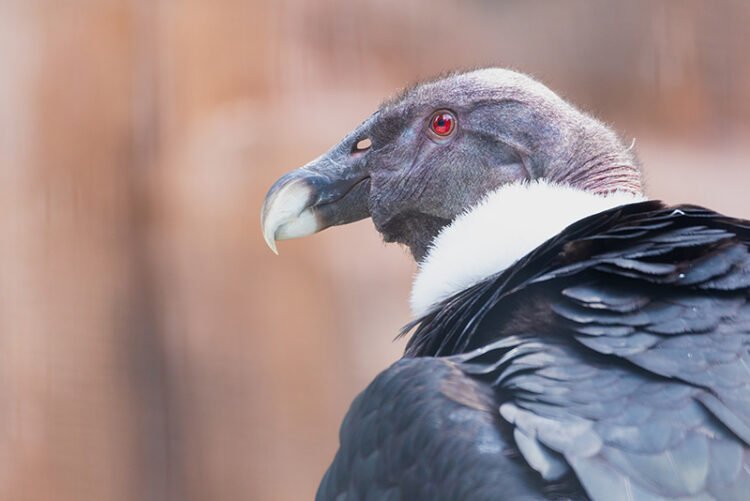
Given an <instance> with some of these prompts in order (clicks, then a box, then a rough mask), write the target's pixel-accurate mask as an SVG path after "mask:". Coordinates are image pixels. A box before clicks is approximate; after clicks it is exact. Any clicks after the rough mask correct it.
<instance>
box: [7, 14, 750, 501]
mask: <svg viewBox="0 0 750 501" xmlns="http://www.w3.org/2000/svg"><path fill="white" fill-rule="evenodd" d="M749 54H750V4H749V3H748V2H745V1H742V0H737V1H721V2H718V1H717V2H698V1H689V0H685V1H682V2H658V1H656V2H654V1H648V0H640V1H632V2H620V1H617V0H608V1H557V0H547V1H539V2H522V1H518V0H507V1H492V0H470V1H463V2H460V1H458V0H455V1H449V0H414V1H412V0H364V1H348V0H322V1H315V2H312V1H303V0H281V1H278V0H275V1H274V0H265V1H262V0H257V1H256V0H212V1H203V0H201V1H199V0H96V1H95V0H0V499H2V500H48V499H55V500H60V501H67V500H71V501H72V500H135V499H138V500H141V499H142V500H162V499H170V500H171V499H174V500H207V499H211V500H236V499H280V500H296V499H306V498H310V497H311V496H312V494H313V492H314V489H315V487H316V486H317V482H318V480H319V478H320V476H321V475H322V473H323V471H324V469H325V467H326V465H327V463H328V462H329V461H330V459H331V458H332V455H333V453H334V451H335V448H336V446H337V429H338V426H339V423H340V420H341V418H342V417H343V414H344V412H345V411H346V409H347V407H348V405H349V402H350V401H351V399H352V398H353V397H354V395H355V394H356V393H357V392H359V391H360V390H361V389H362V388H363V387H364V386H365V385H366V384H367V382H368V381H369V380H370V379H371V378H372V377H373V376H374V375H375V374H376V373H377V372H378V371H380V370H382V369H383V368H384V367H386V366H387V365H388V364H389V363H390V362H392V361H393V360H395V359H396V358H397V357H398V356H399V353H400V351H401V350H402V348H403V341H398V342H392V339H393V337H394V335H395V333H396V332H397V330H398V328H399V327H400V326H401V325H403V324H404V323H405V322H407V321H408V320H409V315H408V310H407V297H408V290H409V281H410V276H411V274H412V272H413V270H414V267H413V265H412V263H411V262H410V260H409V258H408V256H407V254H406V253H405V252H404V251H403V250H401V249H399V248H396V247H386V246H384V245H383V244H381V243H380V241H379V239H378V236H377V234H376V233H375V232H374V231H373V229H372V227H371V224H370V223H369V222H368V221H364V222H361V223H357V224H355V225H352V226H350V227H345V228H338V229H335V230H332V231H327V232H324V233H322V234H320V235H316V236H315V237H312V238H309V239H305V240H300V241H293V242H283V243H281V244H280V250H281V256H280V257H275V256H273V255H272V254H271V252H270V251H269V250H268V249H266V248H265V247H264V244H263V241H262V238H261V233H260V229H259V222H258V220H259V210H260V204H261V201H262V197H263V195H264V193H265V190H266V189H267V188H268V187H269V186H270V184H271V183H272V181H273V180H274V179H275V178H276V177H278V176H279V175H280V174H281V173H283V172H284V171H286V170H289V169H291V168H293V167H296V166H298V165H301V164H303V163H305V162H306V161H308V160H309V159H311V158H313V157H314V156H317V155H318V154H320V153H321V152H323V151H324V150H325V149H327V148H328V147H329V146H330V145H332V144H333V143H335V142H336V141H338V139H339V138H340V137H342V136H343V135H344V134H345V133H346V131H347V130H348V129H350V128H352V127H353V126H355V125H356V124H358V123H359V122H360V121H361V120H362V119H363V118H365V117H366V116H368V115H369V114H370V113H371V112H372V111H373V110H374V109H375V108H376V107H377V105H378V103H379V102H380V101H381V100H382V99H383V98H385V97H387V96H388V95H389V94H392V93H393V92H395V91H396V90H397V89H399V88H400V87H401V86H403V85H405V84H407V83H410V82H412V81H414V80H415V79H418V78H420V77H425V76H429V75H433V74H435V73H439V72H441V71H444V70H448V69H452V68H456V67H469V66H475V65H490V64H496V65H503V66H511V67H515V68H518V69H521V70H524V71H527V72H531V73H533V74H534V75H536V76H538V77H540V78H542V79H543V80H544V81H546V82H547V83H548V84H549V85H551V86H552V87H553V88H555V89H557V90H558V91H560V92H561V93H562V94H563V95H565V96H567V97H569V98H570V99H572V100H574V101H575V102H576V103H578V104H579V105H581V106H583V107H584V108H586V109H588V110H592V111H594V112H596V114H598V115H599V116H600V117H601V118H603V119H604V120H606V121H608V122H610V123H612V124H614V126H615V127H616V128H617V129H618V131H619V132H620V133H621V134H622V135H623V137H625V138H627V140H630V139H631V138H635V139H636V148H637V150H638V151H639V153H640V156H641V158H642V160H643V162H644V164H645V166H646V170H647V180H648V184H649V191H650V193H651V195H652V196H654V197H660V198H665V199H667V200H669V201H672V202H682V201H690V202H694V203H701V204H707V205H710V206H712V207H714V208H717V209H720V210H723V211H727V212H730V213H732V214H734V215H738V216H744V217H750V199H749V198H748V196H747V189H748V181H749V180H750V169H749V168H748V167H750V165H749V164H748V161H749V159H750V141H749V140H750V56H749Z"/></svg>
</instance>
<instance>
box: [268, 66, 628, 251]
mask: <svg viewBox="0 0 750 501" xmlns="http://www.w3.org/2000/svg"><path fill="white" fill-rule="evenodd" d="M365 140H366V141H365ZM358 145H359V147H358ZM362 145H365V147H362ZM534 179H546V180H548V181H551V182H554V183H559V184H565V185H569V186H573V187H575V188H579V189H582V190H586V191H589V192H592V193H599V194H603V193H608V192H612V191H625V192H631V193H641V192H642V185H641V174H640V169H639V168H638V166H637V162H636V160H635V158H634V156H633V154H632V152H631V151H630V149H629V148H627V147H625V146H624V145H623V143H622V142H621V141H620V140H619V138H618V137H617V135H616V134H615V133H614V132H612V130H610V129H609V128H607V127H606V126H605V125H604V124H602V123H601V122H599V121H598V120H596V119H594V118H592V117H590V116H588V115H586V114H584V113H582V112H580V111H579V110H577V109H576V108H574V107H573V106H571V105H570V104H568V103H567V102H565V101H564V100H562V99H561V98H560V97H559V96H557V95H556V94H555V93H554V92H552V91H551V90H549V89H548V88H547V87H545V86H544V85H542V84H541V83H539V82H537V81H535V80H533V79H531V78H530V77H527V76H525V75H522V74H520V73H516V72H513V71H509V70H504V69H499V68H489V69H483V70H475V71H470V72H466V73H457V74H451V75H448V76H445V77H441V78H439V79H436V80H433V81H429V82H425V83H422V84H419V85H417V86H415V87H413V88H410V89H408V90H406V91H405V92H404V93H402V94H401V95H400V96H398V97H397V98H395V99H392V100H390V101H388V102H386V103H385V104H383V106H381V108H380V109H379V110H378V111H377V112H376V113H374V114H373V115H372V116H371V117H370V118H368V119H367V120H365V121H364V122H363V123H362V124H361V125H360V126H359V127H357V128H356V129H354V130H353V131H352V132H351V133H350V134H348V135H347V136H346V137H345V138H344V139H343V140H342V141H341V142H340V143H339V144H338V145H336V146H334V147H333V148H332V149H331V150H329V151H328V152H327V153H325V154H324V155H322V156H320V157H319V158H317V159H315V160H313V161H312V162H310V163H309V164H307V165H306V166H304V167H302V168H300V169H297V170H295V171H292V172H290V173H288V174H286V175H285V176H283V177H282V178H281V179H279V180H278V181H277V182H276V183H275V184H274V185H273V186H272V187H271V189H270V190H269V192H268V195H267V197H266V201H265V204H264V207H263V213H262V216H261V217H262V225H263V231H264V236H265V237H266V241H267V242H268V243H269V246H271V248H272V249H274V250H275V243H274V241H275V240H281V239H285V238H295V237H300V236H305V235H309V234H312V233H315V232H317V231H320V230H322V229H324V228H326V227H328V226H334V225H339V224H346V223H349V222H353V221H356V220H359V219H363V218H365V217H368V216H369V217H371V218H372V220H373V223H374V224H375V227H376V228H377V230H378V231H379V232H380V233H381V234H382V235H383V238H384V240H385V241H386V242H397V243H400V244H404V245H406V246H408V247H409V249H410V251H411V253H412V255H413V256H414V259H415V260H417V261H420V260H422V259H423V258H424V256H425V255H426V253H427V250H428V248H429V245H430V242H432V240H433V239H434V238H435V236H436V235H437V234H438V233H439V232H440V230H441V229H442V228H443V227H444V226H446V225H447V224H449V223H450V222H451V221H452V220H453V219H454V218H455V217H456V216H458V215H459V214H461V213H462V212H463V211H465V210H466V209H468V208H470V207H472V206H474V205H475V204H477V203H478V202H479V201H480V200H482V199H483V198H484V197H485V196H486V195H487V194H488V193H490V192H492V191H494V190H496V189H497V188H499V187H501V186H503V185H506V184H510V183H514V182H519V181H525V180H534Z"/></svg>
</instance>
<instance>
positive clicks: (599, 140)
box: [545, 117, 643, 195]
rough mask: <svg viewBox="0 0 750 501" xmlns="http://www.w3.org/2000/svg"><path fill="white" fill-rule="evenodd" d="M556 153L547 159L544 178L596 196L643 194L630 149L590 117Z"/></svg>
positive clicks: (639, 175)
mask: <svg viewBox="0 0 750 501" xmlns="http://www.w3.org/2000/svg"><path fill="white" fill-rule="evenodd" d="M571 130H572V133H571V134H569V136H571V137H570V138H569V139H568V140H567V141H562V142H561V144H560V146H561V148H560V149H559V151H556V152H555V153H554V154H553V155H551V156H550V157H548V158H547V161H548V165H547V166H546V169H545V178H547V179H550V180H551V181H552V182H554V183H556V184H560V185H568V186H572V187H574V188H578V189H580V190H583V191H587V192H590V193H596V194H602V195H603V194H607V193H612V192H615V191H625V192H629V193H635V194H637V193H643V185H642V180H641V170H640V168H639V167H638V162H637V160H636V158H635V155H634V153H633V150H632V147H630V148H625V147H624V146H623V144H622V142H621V141H620V139H619V138H618V137H617V135H616V134H615V133H614V132H612V131H611V130H610V129H609V128H607V127H605V126H604V125H603V124H601V123H600V122H598V121H596V120H594V119H593V118H590V117H585V118H584V119H583V120H581V122H580V123H578V124H577V126H575V127H571Z"/></svg>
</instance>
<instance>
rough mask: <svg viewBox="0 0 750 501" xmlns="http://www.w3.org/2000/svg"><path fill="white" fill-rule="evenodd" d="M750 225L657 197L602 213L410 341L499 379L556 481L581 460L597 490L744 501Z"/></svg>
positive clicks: (580, 472) (507, 416) (447, 308)
mask: <svg viewBox="0 0 750 501" xmlns="http://www.w3.org/2000/svg"><path fill="white" fill-rule="evenodd" d="M749 228H750V227H749V226H748V223H747V222H745V221H742V220H737V219H731V218H727V217H725V216H722V215H720V214H717V213H715V212H712V211H710V210H707V209H703V208H700V207H694V206H679V207H666V206H664V205H663V204H659V203H656V202H647V203H642V204H634V205H633V206H626V207H621V208H618V209H613V210H610V211H606V212H604V213H601V214H597V215H595V216H592V217H590V218H586V219H585V220H582V221H580V222H578V223H576V224H574V225H572V226H571V227H569V228H567V229H566V230H565V231H564V232H562V233H561V234H560V235H558V236H557V237H555V238H554V239H552V240H550V241H548V242H546V243H545V244H543V245H542V246H540V247H539V248H537V249H536V250H535V251H534V252H532V253H531V254H529V255H528V256H526V257H525V258H523V259H522V260H521V261H519V262H518V263H517V264H516V265H515V266H513V267H511V268H509V269H508V270H506V271H504V272H502V273H500V274H498V275H497V276H493V277H489V278H488V279H487V280H485V281H484V282H482V283H480V284H477V285H476V286H474V287H472V288H470V289H468V290H466V291H464V292H462V293H460V294H458V295H456V296H454V297H453V298H450V299H449V300H447V301H446V302H445V303H444V304H443V305H441V307H440V308H438V309H436V310H434V311H433V312H432V313H431V314H430V315H428V317H427V318H425V319H422V323H420V324H419V325H418V326H417V332H416V334H415V335H416V337H415V338H413V340H412V343H411V345H410V349H411V350H412V351H413V352H414V350H415V349H416V350H417V352H418V350H424V349H428V350H432V351H433V352H434V353H436V354H441V353H442V350H448V351H450V352H452V353H453V354H454V355H453V356H454V359H456V360H460V362H461V363H462V364H464V365H463V367H464V370H465V371H467V372H469V373H472V374H473V375H474V376H475V377H479V378H483V379H484V380H485V381H487V382H488V384H490V385H492V386H493V388H494V389H495V391H496V393H497V394H498V395H501V396H502V398H501V404H500V413H501V416H502V418H503V420H504V421H505V422H506V423H509V424H511V425H512V427H513V437H514V440H515V443H516V446H517V447H518V450H519V451H520V452H521V453H522V455H523V457H524V458H525V460H526V461H527V462H528V464H529V466H531V467H532V468H533V469H535V470H536V471H537V472H538V473H539V474H540V475H542V477H543V478H544V479H546V480H548V481H555V480H557V479H558V478H561V476H564V475H568V474H569V473H570V472H571V471H572V472H574V473H575V475H576V477H577V478H578V479H579V480H580V482H581V484H582V485H583V486H584V488H585V489H586V491H587V492H588V494H589V495H591V496H592V497H593V498H595V499H618V498H622V499H631V498H633V497H635V498H639V499H640V498H649V499H651V498H654V499H664V498H670V499H671V498H691V499H692V498H700V497H708V498H717V499H742V497H743V496H745V495H746V493H747V492H750V351H749V347H750V304H749V300H748V297H749V295H748V292H749V290H750V252H748V244H749V243H750V231H749ZM618 496H619V497H618Z"/></svg>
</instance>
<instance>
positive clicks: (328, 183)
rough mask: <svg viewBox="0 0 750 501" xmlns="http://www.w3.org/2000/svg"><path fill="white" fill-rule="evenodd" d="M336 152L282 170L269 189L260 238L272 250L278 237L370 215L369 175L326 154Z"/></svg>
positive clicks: (297, 236) (307, 233) (320, 228)
mask: <svg viewBox="0 0 750 501" xmlns="http://www.w3.org/2000/svg"><path fill="white" fill-rule="evenodd" d="M337 149H338V148H337ZM335 152H336V151H335V150H333V151H331V152H329V153H328V154H327V155H324V156H322V157H320V158H318V159H317V160H313V161H312V162H310V163H309V164H307V165H306V166H304V167H302V168H300V169H297V170H294V171H292V172H289V173H287V174H285V175H284V176H282V177H281V178H280V179H279V180H278V181H276V182H275V183H274V184H273V186H271V189H269V190H268V193H267V194H266V199H265V202H264V203H263V209H262V211H261V216H260V221H261V228H262V229H263V238H264V239H265V241H266V244H267V245H268V247H270V249H271V250H272V251H273V252H274V253H275V254H278V250H277V249H276V241H277V240H287V239H291V238H299V237H305V236H308V235H312V234H314V233H317V232H319V231H321V230H324V229H325V228H328V227H329V226H335V225H341V224H346V223H351V222H354V221H358V220H360V219H364V218H366V217H369V215H370V213H369V210H368V207H367V199H368V195H369V191H370V182H369V181H370V180H369V177H368V176H367V175H366V174H365V172H364V169H361V168H357V166H346V165H345V164H343V163H342V162H338V161H335V160H332V159H331V158H329V156H330V155H331V154H333V153H335Z"/></svg>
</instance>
